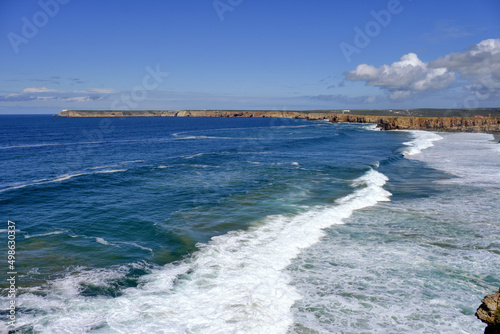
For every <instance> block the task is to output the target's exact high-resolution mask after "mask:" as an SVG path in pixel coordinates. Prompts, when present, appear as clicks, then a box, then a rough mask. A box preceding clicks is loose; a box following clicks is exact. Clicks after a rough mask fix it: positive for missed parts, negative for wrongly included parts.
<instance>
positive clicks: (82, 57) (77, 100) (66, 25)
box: [0, 0, 500, 114]
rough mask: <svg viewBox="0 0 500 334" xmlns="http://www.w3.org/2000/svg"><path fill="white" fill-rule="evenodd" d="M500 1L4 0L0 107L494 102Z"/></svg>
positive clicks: (0, 6) (498, 94) (499, 102)
mask: <svg viewBox="0 0 500 334" xmlns="http://www.w3.org/2000/svg"><path fill="white" fill-rule="evenodd" d="M499 17H500V2H499V1H498V0H478V1H474V2H472V1H457V0H454V1H448V0H443V1H424V0H413V1H411V0H400V1H397V0H388V1H386V0H384V1H373V0H372V1H363V0H357V1H347V0H343V1H340V0H339V1H333V0H331V1H327V0H316V1H306V0H299V1H282V0H276V1H269V0H266V1H264V0H215V1H214V0H168V1H167V0H163V1H160V0H158V1H155V0H150V1H138V0H136V1H132V0H129V1H127V0H121V1H119V0H107V1H97V0H87V1H82V0H40V1H31V0H24V1H18V0H1V1H0V36H1V39H0V59H1V61H0V73H1V75H0V113H4V114H5V113H57V112H59V111H60V110H61V109H162V110H168V109H271V110H304V109H345V108H348V109H357V108H373V109H377V108H391V109H393V108H425V107H438V108H447V107H458V108H459V107H464V106H465V107H483V106H484V107H500V20H499Z"/></svg>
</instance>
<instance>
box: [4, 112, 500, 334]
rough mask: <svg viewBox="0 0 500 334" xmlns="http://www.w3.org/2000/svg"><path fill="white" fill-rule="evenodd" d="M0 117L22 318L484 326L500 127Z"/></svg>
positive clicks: (494, 267) (22, 328)
mask: <svg viewBox="0 0 500 334" xmlns="http://www.w3.org/2000/svg"><path fill="white" fill-rule="evenodd" d="M0 130H1V131H0V157H1V159H0V207H1V208H2V209H1V214H2V224H3V226H0V235H1V236H2V240H3V241H2V243H3V246H2V249H3V250H4V256H3V258H4V260H3V263H4V265H3V266H2V267H3V268H4V269H3V272H2V277H6V278H9V277H11V276H12V275H14V276H15V283H14V285H15V288H16V289H17V290H16V293H15V298H13V297H12V295H11V294H9V287H10V285H11V284H12V283H13V282H12V281H11V282H9V281H7V280H6V279H2V280H1V284H0V286H1V288H2V294H1V296H0V301H1V305H2V307H1V309H2V311H1V315H0V316H1V318H2V320H3V322H2V324H1V325H0V331H1V332H2V333H9V332H10V333H273V334H278V333H311V334H312V333H454V334H455V333H480V332H482V331H483V330H484V327H485V326H484V325H483V324H482V323H481V322H480V321H479V320H477V319H476V318H475V316H474V313H475V311H476V309H477V307H478V306H479V305H480V300H481V298H483V297H484V295H486V294H487V293H492V292H494V291H496V290H497V289H498V287H499V286H500V218H499V217H500V144H497V143H495V141H494V140H493V136H492V135H489V134H470V133H432V132H422V131H378V130H377V129H376V128H375V126H374V125H373V124H333V123H329V122H326V121H307V120H295V119H274V118H255V119H253V118H248V119H244V118H168V117H151V118H147V117H146V118H133V117H132V118H62V117H50V116H46V115H16V116H14V115H3V116H0ZM13 224H15V234H12V233H9V231H10V230H9V225H13ZM11 235H14V236H15V238H14V241H15V259H14V261H15V262H12V263H11V265H13V266H14V267H12V268H10V269H9V264H8V261H7V259H8V245H12V243H11V244H9V243H8V241H9V240H12V237H11ZM9 238H10V239H9ZM11 260H12V258H11ZM13 271H14V272H15V274H9V273H10V272H13ZM13 300H14V301H15V309H14V315H15V325H14V324H13V325H12V326H7V325H8V322H9V321H10V320H9V316H10V315H11V314H12V312H11V310H10V309H9V307H10V303H11V302H12V301H13Z"/></svg>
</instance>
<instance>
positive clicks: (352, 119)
mask: <svg viewBox="0 0 500 334" xmlns="http://www.w3.org/2000/svg"><path fill="white" fill-rule="evenodd" d="M59 116H63V117H273V118H296V119H308V120H329V121H330V122H334V123H337V122H349V123H376V124H377V126H378V127H380V128H382V129H384V130H432V131H456V132H488V133H500V117H408V116H385V115H383V116H382V115H380V116H379V115H351V114H340V113H333V112H308V111H273V110H116V111H113V110H63V111H61V112H60V113H59Z"/></svg>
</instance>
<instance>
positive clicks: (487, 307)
mask: <svg viewBox="0 0 500 334" xmlns="http://www.w3.org/2000/svg"><path fill="white" fill-rule="evenodd" d="M481 302H482V304H481V306H479V308H478V309H477V311H476V317H477V318H478V319H479V320H481V321H482V322H484V323H485V324H487V325H488V326H487V327H486V329H485V330H484V333H485V334H500V290H498V292H496V293H492V294H489V295H487V296H486V297H484V298H483V300H481Z"/></svg>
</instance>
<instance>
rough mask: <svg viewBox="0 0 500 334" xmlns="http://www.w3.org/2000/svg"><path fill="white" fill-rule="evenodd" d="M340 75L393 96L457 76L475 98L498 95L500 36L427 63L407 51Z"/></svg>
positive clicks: (441, 86)
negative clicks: (395, 58)
mask: <svg viewBox="0 0 500 334" xmlns="http://www.w3.org/2000/svg"><path fill="white" fill-rule="evenodd" d="M344 75H345V78H346V80H350V81H364V82H365V84H366V85H368V86H378V87H380V88H382V89H384V90H386V91H387V92H388V93H389V97H390V98H391V99H393V100H397V99H405V98H408V97H410V96H412V95H413V94H415V93H418V92H424V91H431V90H432V91H437V90H441V89H445V88H447V87H449V86H450V85H451V84H452V83H454V82H455V81H457V77H458V78H460V79H461V80H462V81H465V83H464V82H462V84H463V87H464V88H465V89H467V90H468V91H469V92H471V93H475V94H476V96H478V97H479V98H481V97H482V98H487V97H489V96H500V39H488V40H484V41H482V42H480V43H478V44H476V45H474V46H472V47H470V48H469V49H468V50H466V51H465V52H457V53H450V54H448V55H445V56H444V57H442V58H439V59H436V60H433V61H430V62H428V63H425V62H423V61H421V60H420V59H419V58H418V56H417V55H416V54H415V53H409V54H407V55H404V56H403V57H401V59H400V60H399V61H397V62H394V63H392V64H391V65H382V66H380V67H378V68H376V67H374V66H372V65H368V64H361V65H358V67H356V69H355V70H353V71H349V72H345V73H344Z"/></svg>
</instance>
